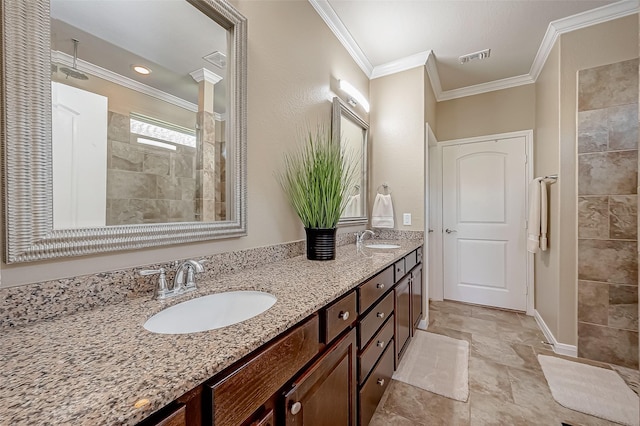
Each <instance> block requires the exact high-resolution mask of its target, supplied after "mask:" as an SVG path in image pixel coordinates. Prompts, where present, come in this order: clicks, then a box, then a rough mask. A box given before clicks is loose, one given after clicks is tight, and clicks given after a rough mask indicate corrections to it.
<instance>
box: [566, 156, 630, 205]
mask: <svg viewBox="0 0 640 426" xmlns="http://www.w3.org/2000/svg"><path fill="white" fill-rule="evenodd" d="M578 168H579V172H578V179H579V185H578V194H580V195H608V194H624V195H626V194H635V193H636V188H637V186H638V151H637V150H635V151H617V152H601V153H595V154H580V155H578Z"/></svg>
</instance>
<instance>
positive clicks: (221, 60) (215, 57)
mask: <svg viewBox="0 0 640 426" xmlns="http://www.w3.org/2000/svg"><path fill="white" fill-rule="evenodd" d="M202 59H204V60H205V61H207V62H209V63H211V64H213V65H215V66H217V67H218V68H224V67H225V66H226V65H227V55H225V54H224V53H222V52H220V51H218V50H216V51H215V52H213V53H209V54H208V55H207V56H204V57H203V58H202Z"/></svg>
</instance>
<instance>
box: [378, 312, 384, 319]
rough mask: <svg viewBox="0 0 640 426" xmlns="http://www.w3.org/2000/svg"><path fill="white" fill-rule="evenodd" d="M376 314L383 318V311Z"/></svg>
mask: <svg viewBox="0 0 640 426" xmlns="http://www.w3.org/2000/svg"><path fill="white" fill-rule="evenodd" d="M376 316H377V317H378V318H384V312H378V313H377V314H376Z"/></svg>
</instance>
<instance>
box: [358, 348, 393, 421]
mask: <svg viewBox="0 0 640 426" xmlns="http://www.w3.org/2000/svg"><path fill="white" fill-rule="evenodd" d="M393 359H394V353H393V345H389V346H387V349H386V350H385V351H384V354H383V355H382V357H381V358H380V360H379V361H378V364H377V365H376V368H375V369H374V370H373V372H372V373H371V375H370V376H369V378H368V379H367V381H366V382H365V383H364V385H363V386H362V387H361V388H360V394H359V401H360V404H359V407H360V411H359V414H358V416H359V419H358V424H359V425H360V426H367V425H368V424H369V422H370V421H371V417H373V413H375V411H376V408H377V407H378V403H379V402H380V398H382V394H383V393H384V391H385V389H386V388H387V386H389V382H390V381H391V376H393V370H394V367H393Z"/></svg>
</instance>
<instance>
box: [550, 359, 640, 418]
mask: <svg viewBox="0 0 640 426" xmlns="http://www.w3.org/2000/svg"><path fill="white" fill-rule="evenodd" d="M538 361H539V362H540V365H541V366H542V371H543V372H544V377H545V378H546V379H547V383H549V388H550V389H551V395H553V399H555V400H556V401H557V402H558V403H559V404H560V405H563V406H565V407H567V408H570V409H572V410H575V411H580V412H582V413H586V414H591V415H592V416H596V417H600V418H602V419H606V420H611V421H613V422H617V423H622V424H624V425H629V426H638V423H639V422H640V420H639V417H638V395H636V394H635V393H634V392H633V391H632V390H631V389H630V388H629V386H627V384H626V383H625V382H624V380H622V378H621V377H620V376H619V375H618V373H616V372H615V371H613V370H606V369H604V368H600V367H594V366H592V365H587V364H581V363H578V362H573V361H567V360H566V359H562V358H557V357H553V356H547V355H538Z"/></svg>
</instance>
